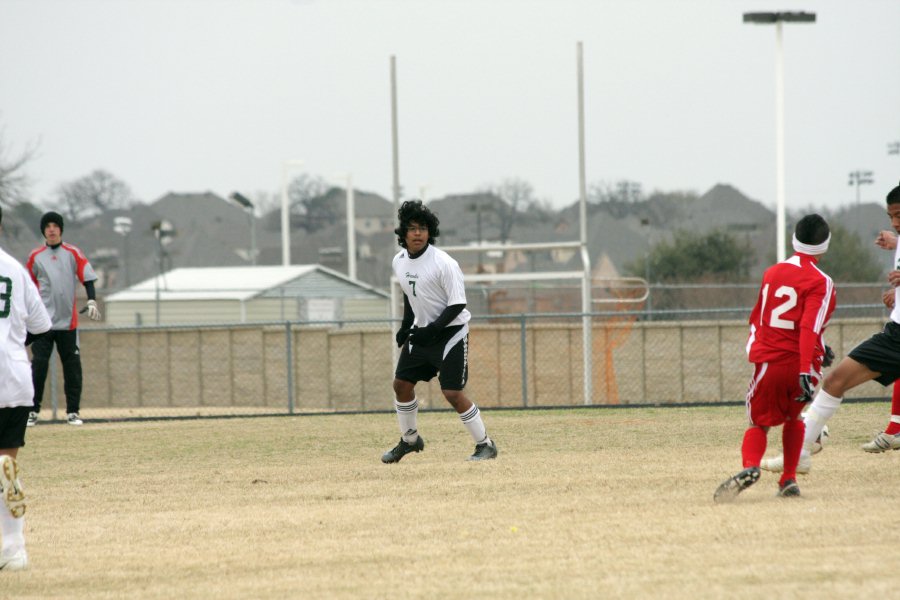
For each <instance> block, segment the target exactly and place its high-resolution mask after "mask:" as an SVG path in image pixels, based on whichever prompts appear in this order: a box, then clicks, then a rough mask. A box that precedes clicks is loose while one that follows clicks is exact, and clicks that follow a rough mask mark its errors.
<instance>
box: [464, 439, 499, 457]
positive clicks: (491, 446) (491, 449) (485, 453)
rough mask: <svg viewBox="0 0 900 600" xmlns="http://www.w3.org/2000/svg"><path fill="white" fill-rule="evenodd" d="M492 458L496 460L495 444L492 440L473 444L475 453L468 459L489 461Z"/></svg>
mask: <svg viewBox="0 0 900 600" xmlns="http://www.w3.org/2000/svg"><path fill="white" fill-rule="evenodd" d="M492 458H497V444H495V443H494V440H490V441H488V442H485V443H483V444H475V453H474V454H472V456H470V457H469V460H491V459H492Z"/></svg>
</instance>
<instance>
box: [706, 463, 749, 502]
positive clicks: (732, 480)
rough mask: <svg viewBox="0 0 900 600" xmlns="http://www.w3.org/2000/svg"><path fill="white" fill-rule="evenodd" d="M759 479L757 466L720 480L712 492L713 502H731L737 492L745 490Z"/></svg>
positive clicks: (736, 495)
mask: <svg viewBox="0 0 900 600" xmlns="http://www.w3.org/2000/svg"><path fill="white" fill-rule="evenodd" d="M758 480H759V467H748V468H746V469H744V470H743V471H741V472H740V473H738V474H737V475H735V476H734V477H729V478H728V479H726V480H725V481H723V482H722V485H720V486H719V487H718V488H717V489H716V493H715V494H713V500H714V501H715V502H719V503H721V502H731V501H733V500H734V499H735V498H737V497H738V494H740V493H741V492H743V491H744V490H746V489H747V488H748V487H750V486H751V485H753V484H754V483H756V482H757V481H758Z"/></svg>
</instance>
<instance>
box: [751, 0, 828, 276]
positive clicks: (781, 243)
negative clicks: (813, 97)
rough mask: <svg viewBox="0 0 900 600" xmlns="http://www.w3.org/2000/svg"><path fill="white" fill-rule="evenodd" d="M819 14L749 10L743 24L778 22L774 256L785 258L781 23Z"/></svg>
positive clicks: (811, 19) (810, 18)
mask: <svg viewBox="0 0 900 600" xmlns="http://www.w3.org/2000/svg"><path fill="white" fill-rule="evenodd" d="M815 22H816V13H808V12H750V13H744V23H756V24H760V25H772V24H774V25H775V209H776V218H775V228H776V231H775V245H776V246H775V255H776V257H777V259H778V262H781V261H783V260H784V259H785V247H786V245H787V241H786V236H787V219H786V218H785V201H784V49H783V47H782V42H781V24H782V23H815Z"/></svg>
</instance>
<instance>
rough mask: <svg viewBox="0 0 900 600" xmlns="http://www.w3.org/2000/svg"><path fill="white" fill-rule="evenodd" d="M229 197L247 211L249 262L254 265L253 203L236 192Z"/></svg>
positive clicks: (254, 224)
mask: <svg viewBox="0 0 900 600" xmlns="http://www.w3.org/2000/svg"><path fill="white" fill-rule="evenodd" d="M229 198H231V200H232V202H234V203H235V204H237V205H238V206H240V207H241V208H243V209H244V210H245V211H246V212H247V219H248V221H249V223H250V264H251V265H253V266H254V267H255V266H256V220H255V219H254V218H253V203H252V202H250V200H249V199H248V198H247V197H246V196H244V195H242V194H240V193H238V192H233V193H232V194H231V195H230V196H229Z"/></svg>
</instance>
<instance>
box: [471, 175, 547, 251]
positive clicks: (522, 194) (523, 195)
mask: <svg viewBox="0 0 900 600" xmlns="http://www.w3.org/2000/svg"><path fill="white" fill-rule="evenodd" d="M482 191H484V192H488V193H491V194H494V195H495V196H497V197H498V198H500V200H501V202H498V203H497V204H496V205H495V209H496V213H497V218H498V221H499V226H500V241H501V242H506V241H507V240H509V237H510V234H511V233H512V229H513V226H514V225H515V224H516V218H517V217H518V215H519V214H520V213H521V212H524V211H527V210H529V209H531V208H532V207H533V206H534V205H535V203H536V202H537V200H536V199H535V197H534V188H533V187H532V185H531V184H530V183H528V182H527V181H525V180H524V179H520V178H518V177H511V178H508V179H504V180H503V181H501V182H500V183H499V184H496V185H490V186H487V187H486V188H485V189H483V190H482Z"/></svg>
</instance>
